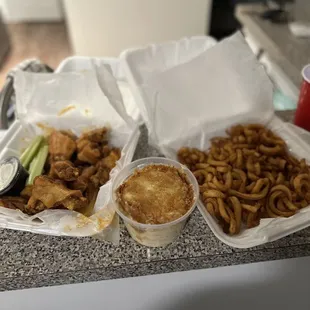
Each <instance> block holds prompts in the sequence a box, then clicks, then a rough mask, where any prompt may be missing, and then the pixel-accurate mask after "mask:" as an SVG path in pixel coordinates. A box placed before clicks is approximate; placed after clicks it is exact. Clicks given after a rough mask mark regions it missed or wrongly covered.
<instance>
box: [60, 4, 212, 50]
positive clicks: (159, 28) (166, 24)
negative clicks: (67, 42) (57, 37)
mask: <svg viewBox="0 0 310 310" xmlns="http://www.w3.org/2000/svg"><path fill="white" fill-rule="evenodd" d="M211 3H212V0H64V7H65V12H66V19H67V25H68V27H69V34H70V37H71V43H72V45H73V49H74V51H75V53H76V54H77V55H87V56H118V55H119V53H120V52H121V51H122V50H124V49H126V48H129V47H132V46H139V45H144V44H148V43H152V42H161V41H167V40H175V39H179V38H181V37H184V36H192V35H203V34H205V33H207V32H208V28H209V21H210V12H211Z"/></svg>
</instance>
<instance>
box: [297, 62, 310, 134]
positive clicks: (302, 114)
mask: <svg viewBox="0 0 310 310" xmlns="http://www.w3.org/2000/svg"><path fill="white" fill-rule="evenodd" d="M301 74H302V77H303V82H302V84H301V88H300V93H299V99H298V104H297V110H296V114H295V120H294V123H295V125H297V126H299V127H301V128H304V129H306V130H308V131H310V64H309V65H307V66H305V67H304V68H303V69H302V71H301Z"/></svg>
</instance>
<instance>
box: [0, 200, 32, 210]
mask: <svg viewBox="0 0 310 310" xmlns="http://www.w3.org/2000/svg"><path fill="white" fill-rule="evenodd" d="M26 204H27V200H26V199H24V198H22V197H10V196H7V197H1V199H0V206H1V207H4V208H7V209H13V210H15V209H19V210H21V211H23V212H25V206H26Z"/></svg>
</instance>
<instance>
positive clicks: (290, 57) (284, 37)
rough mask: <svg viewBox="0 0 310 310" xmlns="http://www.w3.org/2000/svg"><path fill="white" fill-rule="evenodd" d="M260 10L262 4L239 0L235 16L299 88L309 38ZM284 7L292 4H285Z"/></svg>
mask: <svg viewBox="0 0 310 310" xmlns="http://www.w3.org/2000/svg"><path fill="white" fill-rule="evenodd" d="M264 10H266V8H265V7H264V6H263V5H262V4H240V5H238V6H237V9H236V17H237V19H238V20H239V21H240V23H241V24H242V25H243V26H244V27H245V28H247V29H248V30H249V32H250V33H251V34H252V35H253V36H254V37H255V39H256V40H257V41H258V43H259V44H260V47H261V48H262V49H263V50H264V51H265V52H267V53H268V55H269V56H270V57H271V59H272V60H273V61H274V62H275V63H276V64H277V65H278V66H279V67H280V68H281V69H282V70H283V71H284V73H285V74H286V75H287V76H288V77H289V78H290V79H291V81H292V82H293V83H294V85H295V86H296V88H297V89H298V90H299V87H300V83H301V80H302V77H301V73H300V72H301V70H302V68H303V67H304V66H305V65H306V64H308V63H310V40H309V39H305V38H297V37H295V36H294V35H293V34H292V33H291V32H290V30H289V28H288V24H276V23H272V22H270V21H269V20H265V19H262V18H261V17H260V14H261V13H262V12H263V11H264ZM288 10H289V11H292V10H293V8H291V9H290V7H288Z"/></svg>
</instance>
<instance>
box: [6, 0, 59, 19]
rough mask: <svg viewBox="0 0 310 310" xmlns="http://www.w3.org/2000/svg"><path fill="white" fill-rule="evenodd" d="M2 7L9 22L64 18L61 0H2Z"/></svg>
mask: <svg viewBox="0 0 310 310" xmlns="http://www.w3.org/2000/svg"><path fill="white" fill-rule="evenodd" d="M0 7H1V10H2V14H3V17H4V19H5V21H6V22H9V23H16V22H27V21H31V22H34V21H58V20H62V19H63V10H62V3H61V0H0Z"/></svg>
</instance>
